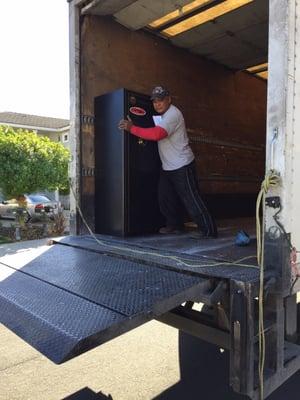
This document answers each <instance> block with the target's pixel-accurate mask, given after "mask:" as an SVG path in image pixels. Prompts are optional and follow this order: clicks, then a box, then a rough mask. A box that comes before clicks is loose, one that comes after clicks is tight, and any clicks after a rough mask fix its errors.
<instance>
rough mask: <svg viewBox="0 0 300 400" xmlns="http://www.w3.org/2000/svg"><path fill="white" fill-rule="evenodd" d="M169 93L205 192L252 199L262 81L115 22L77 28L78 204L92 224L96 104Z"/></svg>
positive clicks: (88, 21)
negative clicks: (122, 92) (158, 89)
mask: <svg viewBox="0 0 300 400" xmlns="http://www.w3.org/2000/svg"><path fill="white" fill-rule="evenodd" d="M157 84H163V85H165V86H167V87H168V88H169V89H170V91H171V93H172V97H173V102H174V104H175V105H177V106H178V107H179V108H180V109H181V110H182V112H183V114H184V117H185V120H186V125H187V129H188V134H189V137H190V140H191V145H192V147H193V150H194V152H195V156H196V160H197V167H198V172H199V176H200V178H201V179H200V181H201V188H202V190H203V192H204V193H207V194H212V193H220V194H221V193H222V194H224V193H241V194H246V193H251V194H253V193H255V192H256V191H257V190H258V188H259V185H260V180H261V178H262V176H263V174H264V163H265V156H264V146H265V136H266V98H267V84H266V82H264V81H262V80H260V79H257V78H255V77H252V76H250V75H249V74H246V73H244V72H238V73H234V72H232V71H231V70H229V69H227V68H225V67H223V66H220V65H218V64H215V63H213V62H210V61H207V60H205V59H203V58H201V57H199V56H196V55H193V54H192V53H190V52H187V51H185V50H183V49H179V48H176V47H175V46H173V45H171V44H170V43H169V42H168V41H166V40H164V39H160V38H157V37H154V36H152V35H150V34H148V33H146V32H131V31H129V30H128V29H126V28H124V27H122V26H121V25H119V24H118V23H116V22H114V21H113V20H111V19H109V18H105V17H98V16H85V17H84V18H83V21H82V27H81V113H82V116H83V118H82V121H83V123H82V129H81V143H82V171H83V177H82V187H83V192H82V193H83V203H85V204H86V208H87V209H89V210H90V213H91V215H90V218H89V219H90V220H93V195H94V178H93V176H89V175H92V172H89V171H93V167H94V156H95V155H94V131H93V123H92V119H89V117H93V115H94V109H93V102H94V97H95V96H99V95H101V94H104V93H107V92H110V91H113V90H115V89H117V88H121V87H125V88H128V89H131V90H134V91H137V92H141V93H146V94H147V93H150V91H151V88H152V87H153V86H155V85H157Z"/></svg>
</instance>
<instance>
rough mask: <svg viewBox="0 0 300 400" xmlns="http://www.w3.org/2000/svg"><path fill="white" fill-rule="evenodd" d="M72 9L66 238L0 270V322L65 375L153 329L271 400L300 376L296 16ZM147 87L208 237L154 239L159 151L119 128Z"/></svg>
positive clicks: (171, 6)
mask: <svg viewBox="0 0 300 400" xmlns="http://www.w3.org/2000/svg"><path fill="white" fill-rule="evenodd" d="M69 7H70V14H69V15H70V21H69V22H70V68H71V69H70V76H71V82H70V93H71V149H72V162H71V166H70V177H71V180H70V181H71V194H72V195H71V203H72V204H71V221H70V223H71V233H72V235H71V236H69V237H66V238H64V239H62V240H57V241H55V244H54V245H53V246H51V247H49V250H48V251H47V252H46V254H44V255H40V256H39V257H36V258H34V259H33V260H31V261H28V262H27V263H25V265H24V263H23V264H22V266H20V265H19V264H18V262H17V261H16V260H17V259H16V257H14V256H11V258H10V259H9V261H7V262H6V265H5V266H4V265H3V263H2V271H3V269H4V268H6V278H5V279H3V280H2V282H1V283H0V295H1V311H0V317H1V322H2V323H3V324H5V325H6V326H8V327H9V328H10V329H11V330H13V331H14V332H16V333H17V334H18V335H19V336H21V337H22V338H23V339H25V340H26V341H27V342H29V343H30V344H31V345H33V346H34V347H35V348H37V349H38V350H39V351H41V352H42V353H43V354H45V355H46V356H47V357H48V358H50V359H51V360H52V361H54V362H56V363H62V362H65V361H67V360H69V359H71V358H73V357H75V356H78V355H80V354H82V353H83V352H85V351H87V350H89V349H91V348H93V347H95V346H98V345H100V344H101V343H104V342H106V341H107V340H110V339H112V338H114V337H117V336H118V335H120V334H122V333H124V332H127V331H129V330H131V329H133V328H135V327H137V326H139V325H141V324H143V323H144V322H146V321H149V320H151V319H157V320H159V321H161V322H163V323H166V324H169V325H171V326H173V327H176V328H178V329H179V330H180V331H182V332H186V333H188V334H191V335H194V336H196V337H198V338H200V339H202V340H204V341H206V342H208V343H212V344H214V345H216V346H218V347H219V348H222V349H225V350H226V351H229V352H230V371H229V376H230V378H229V384H230V385H231V386H232V388H233V390H234V391H235V392H237V393H240V394H243V395H246V396H248V397H250V398H251V399H259V398H260V399H262V398H266V397H268V396H269V395H270V394H271V393H272V392H273V391H274V390H275V389H276V388H278V387H279V386H280V385H281V384H282V383H284V382H285V381H286V380H287V379H288V378H289V377H290V376H292V375H293V374H294V373H295V372H297V371H298V369H299V368H300V347H299V344H298V339H299V337H298V336H299V322H298V319H297V315H298V306H297V292H298V291H299V290H300V286H299V281H298V276H299V273H300V269H299V268H298V258H297V256H298V250H297V249H300V224H299V218H298V216H299V210H298V205H299V203H300V190H299V181H298V179H299V176H300V157H299V146H300V137H299V132H298V130H299V127H300V109H299V108H300V90H299V89H300V87H299V81H300V79H299V78H300V76H299V74H300V72H299V70H300V64H299V50H300V49H299V46H300V40H299V37H298V36H299V32H300V26H298V25H299V18H298V14H299V5H298V4H296V2H295V1H291V0H290V1H288V0H223V1H222V0H196V1H192V0H151V1H147V0H70V1H69ZM157 84H162V85H164V86H166V87H168V88H169V90H170V91H171V95H172V99H173V103H174V104H175V105H177V106H178V107H179V108H180V109H181V110H182V112H183V114H184V117H185V121H186V125H187V132H188V135H189V140H190V144H191V146H192V148H193V151H194V154H195V159H196V166H197V170H198V176H199V186H200V189H201V192H202V195H203V198H204V199H205V201H206V204H207V206H208V208H209V209H210V211H211V213H212V214H213V215H214V216H215V217H216V219H217V224H218V228H219V238H218V239H209V240H203V239H201V238H200V237H199V235H198V234H197V232H196V231H195V229H194V227H193V224H192V223H191V221H189V218H188V216H187V218H186V232H185V233H183V234H180V235H173V236H172V235H159V234H158V233H157V229H156V228H157V227H159V226H162V225H160V224H162V223H163V222H162V220H160V219H159V218H160V217H159V216H158V214H157V213H158V212H159V211H157V210H156V211H157V213H156V214H151V213H153V212H154V211H153V210H154V208H155V207H156V204H155V201H156V200H155V196H154V194H153V193H155V187H156V186H155V185H156V179H158V178H157V175H156V173H158V174H159V168H158V170H157V161H159V160H157V158H155V157H156V156H155V151H156V149H155V146H154V144H153V143H148V142H147V141H143V140H139V139H138V138H133V136H132V135H130V134H129V133H126V132H120V131H119V130H118V128H117V122H118V120H119V119H121V118H123V117H124V116H125V117H126V115H127V113H128V112H130V110H131V111H132V107H133V111H135V114H136V115H137V114H139V113H140V112H141V109H142V113H143V112H144V111H145V113H147V112H148V111H147V110H148V109H147V107H151V102H150V101H149V97H148V95H149V93H150V92H151V89H152V87H153V86H156V85H157ZM141 102H142V104H143V105H142V106H141ZM136 109H138V110H136ZM149 112H150V111H149ZM297 135H298V136H297ZM145 160H147V162H146V161H145ZM150 165H151V166H152V167H151V168H150V167H149V166H150ZM147 167H149V170H147ZM297 176H298V178H297ZM262 183H263V185H262ZM261 185H262V186H261ZM150 186H151V187H152V188H153V190H154V192H147V190H148V188H149V187H150ZM146 192H147V195H145V193H146ZM258 194H259V197H258V200H259V201H258V206H257V207H258V210H256V199H257V196H258ZM139 196H140V197H139ZM151 196H153V197H151ZM141 199H142V200H141ZM149 199H151V200H149ZM133 204H134V206H133ZM137 210H138V211H137ZM150 214H151V215H152V217H151V218H149V215H150ZM156 217H157V219H155V218H156ZM154 220H155V223H154ZM103 221H104V222H103ZM151 223H153V224H152V225H151ZM255 226H257V227H258V229H257V230H255ZM241 230H242V231H245V232H246V233H247V234H248V236H249V238H250V243H249V244H248V245H247V246H243V247H241V246H237V245H236V244H235V238H236V234H237V233H238V232H239V231H241ZM256 239H257V240H256ZM257 254H258V257H257ZM54 311H55V312H54ZM136 356H137V355H136ZM132 357H135V355H134V354H133V355H132Z"/></svg>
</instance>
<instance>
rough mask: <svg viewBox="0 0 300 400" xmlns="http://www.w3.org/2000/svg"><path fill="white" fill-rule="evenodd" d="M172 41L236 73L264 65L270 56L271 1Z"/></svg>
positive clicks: (194, 30)
mask: <svg viewBox="0 0 300 400" xmlns="http://www.w3.org/2000/svg"><path fill="white" fill-rule="evenodd" d="M171 41H172V43H173V44H174V45H176V46H178V47H184V48H187V49H189V50H191V51H193V52H195V53H197V54H200V55H203V56H205V57H207V58H209V59H211V60H213V61H216V62H219V63H221V64H224V65H227V66H229V67H231V68H234V69H243V68H245V67H248V66H250V65H253V64H255V63H256V62H257V63H259V62H263V61H265V60H266V59H267V54H268V1H267V0H259V1H256V2H253V3H251V4H249V5H247V6H245V7H242V8H240V9H238V10H236V11H233V12H231V13H228V14H226V15H224V16H222V17H220V18H217V19H216V20H214V21H212V22H208V23H206V24H203V25H201V26H199V27H196V28H194V29H191V30H190V31H187V32H185V33H182V34H180V35H178V36H175V37H174V38H172V39H171Z"/></svg>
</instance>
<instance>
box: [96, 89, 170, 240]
mask: <svg viewBox="0 0 300 400" xmlns="http://www.w3.org/2000/svg"><path fill="white" fill-rule="evenodd" d="M153 115H154V109H153V106H152V102H151V100H150V98H149V97H148V96H145V95H142V94H139V93H134V92H132V91H129V90H126V89H119V90H116V91H114V92H111V93H107V94H104V95H102V96H99V97H96V98H95V167H96V177H95V231H96V233H103V234H109V235H118V236H126V235H136V234H146V233H154V232H157V231H158V230H159V228H160V227H161V226H162V225H163V222H164V221H163V218H162V216H161V214H160V211H159V206H158V180H159V173H160V168H161V162H160V158H159V154H158V148H157V143H156V142H154V141H148V140H143V139H140V138H138V137H136V136H134V135H132V134H130V133H128V132H125V131H120V130H119V128H118V123H119V121H120V120H121V119H125V118H127V116H129V117H130V118H131V119H132V121H133V123H134V124H135V125H137V126H141V127H144V128H147V127H152V126H154V121H153Z"/></svg>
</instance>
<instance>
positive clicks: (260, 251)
mask: <svg viewBox="0 0 300 400" xmlns="http://www.w3.org/2000/svg"><path fill="white" fill-rule="evenodd" d="M280 183H281V178H280V176H279V174H277V173H276V172H275V171H273V170H270V171H269V172H268V173H267V174H266V176H265V179H264V180H263V182H262V184H261V189H260V192H259V194H258V196H257V200H256V237H257V262H258V266H259V268H260V274H259V296H258V301H259V305H258V307H259V311H258V345H259V362H258V374H259V393H260V400H263V398H264V366H265V354H266V340H265V331H264V272H265V271H264V261H265V260H264V245H265V234H264V223H265V208H264V205H265V199H266V194H267V193H268V191H269V189H271V188H275V187H278V186H279V185H280ZM261 206H262V207H261ZM261 208H262V224H261V222H260V215H259V212H260V209H261Z"/></svg>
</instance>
